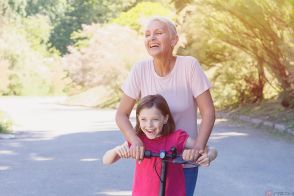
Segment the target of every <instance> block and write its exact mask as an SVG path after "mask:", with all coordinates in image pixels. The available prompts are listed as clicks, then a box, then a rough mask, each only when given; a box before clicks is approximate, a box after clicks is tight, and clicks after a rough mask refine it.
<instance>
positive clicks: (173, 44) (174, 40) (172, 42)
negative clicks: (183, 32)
mask: <svg viewBox="0 0 294 196" xmlns="http://www.w3.org/2000/svg"><path fill="white" fill-rule="evenodd" d="M178 41H179V36H174V37H173V38H172V40H171V47H172V48H173V47H175V46H176V45H177V43H178Z"/></svg>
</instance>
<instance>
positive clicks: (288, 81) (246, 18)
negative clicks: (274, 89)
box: [185, 0, 294, 107]
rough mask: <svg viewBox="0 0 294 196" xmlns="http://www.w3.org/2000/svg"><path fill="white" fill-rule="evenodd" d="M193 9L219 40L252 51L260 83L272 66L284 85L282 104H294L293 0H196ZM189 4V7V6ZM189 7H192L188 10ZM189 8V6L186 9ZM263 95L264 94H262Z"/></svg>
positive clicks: (262, 82)
mask: <svg viewBox="0 0 294 196" xmlns="http://www.w3.org/2000/svg"><path fill="white" fill-rule="evenodd" d="M191 5H192V7H190V9H194V13H195V9H197V11H196V12H197V13H199V12H200V13H201V14H198V16H199V15H202V17H201V19H203V21H202V22H203V23H202V24H203V26H204V28H205V29H207V32H209V34H210V35H211V36H212V37H213V38H214V39H216V40H219V41H220V42H223V43H225V44H227V45H229V46H231V47H233V48H236V49H238V50H239V51H242V52H244V53H246V54H248V55H249V56H250V57H251V58H252V59H254V60H255V63H254V64H252V65H254V66H255V67H256V68H257V70H258V75H259V82H258V84H259V87H260V90H261V91H262V86H263V85H264V83H265V80H266V78H265V74H264V72H265V71H264V68H268V70H270V71H271V74H272V75H274V76H275V77H276V78H277V79H278V81H279V84H280V85H281V87H282V89H283V92H282V93H281V94H282V96H283V99H282V104H283V105H284V106H285V107H294V82H293V78H294V71H293V65H292V62H293V56H294V48H293V47H294V46H293V44H291V43H292V42H291V39H293V37H294V36H293V25H290V24H291V19H293V11H292V10H293V7H292V6H291V5H290V4H289V1H271V0H260V1H257V0H250V1H246V2H245V1H240V0H230V1H228V2H227V3H226V4H224V3H223V2H222V1H220V0H207V1H194V2H193V3H192V4H189V6H191ZM189 6H188V4H187V5H186V7H189ZM188 11H189V10H188ZM185 12H187V10H185ZM261 98H262V97H261Z"/></svg>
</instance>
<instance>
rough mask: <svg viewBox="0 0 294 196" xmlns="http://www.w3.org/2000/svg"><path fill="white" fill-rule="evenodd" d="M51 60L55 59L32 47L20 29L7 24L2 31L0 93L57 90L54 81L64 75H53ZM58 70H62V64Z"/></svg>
mask: <svg viewBox="0 0 294 196" xmlns="http://www.w3.org/2000/svg"><path fill="white" fill-rule="evenodd" d="M16 43H17V44H16ZM51 59H52V58H51ZM51 64H53V62H52V60H51V61H50V59H49V58H48V59H47V58H44V56H42V55H41V54H40V53H38V52H36V51H34V50H33V49H32V48H31V44H30V42H28V41H27V40H26V38H25V36H23V35H22V34H20V33H19V30H16V29H15V28H14V27H13V26H11V25H8V24H5V28H4V29H2V31H1V33H0V70H1V73H0V75H1V85H0V95H48V94H51V93H52V92H56V91H54V90H53V89H55V87H54V86H53V84H54V83H55V82H56V80H57V81H58V80H59V81H60V80H63V79H62V78H59V79H57V78H54V77H52V75H51V74H52V72H53V70H54V69H55V70H56V67H55V68H54V69H53V68H51V67H52V65H51ZM58 70H59V72H63V70H62V68H61V67H59V68H58ZM63 77H64V76H63ZM53 79H54V81H53ZM59 93H61V92H59Z"/></svg>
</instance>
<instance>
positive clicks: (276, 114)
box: [230, 100, 294, 129]
mask: <svg viewBox="0 0 294 196" xmlns="http://www.w3.org/2000/svg"><path fill="white" fill-rule="evenodd" d="M230 113H232V114H234V113H235V114H238V115H246V116H249V117H252V118H259V119H263V120H267V121H270V122H273V123H280V124H284V125H286V126H287V127H288V128H291V129H294V109H288V108H284V107H283V106H282V105H281V104H280V102H279V100H265V101H263V102H262V103H258V104H246V105H242V106H240V107H239V108H237V109H234V110H232V111H230Z"/></svg>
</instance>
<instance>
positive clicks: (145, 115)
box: [139, 106, 168, 139]
mask: <svg viewBox="0 0 294 196" xmlns="http://www.w3.org/2000/svg"><path fill="white" fill-rule="evenodd" d="M167 120H168V116H166V117H165V116H163V115H162V113H161V112H160V110H158V109H157V108H156V107H154V106H153V107H151V108H144V109H142V110H141V112H140V114H139V123H140V128H141V130H142V131H143V133H144V134H145V135H146V137H147V138H149V139H155V138H157V137H160V136H161V132H162V127H163V125H164V124H166V123H167Z"/></svg>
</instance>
